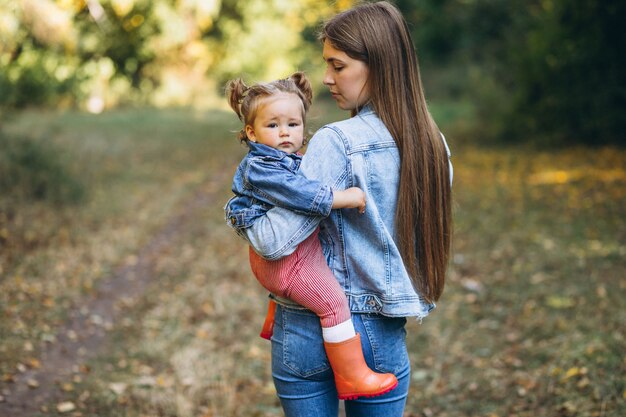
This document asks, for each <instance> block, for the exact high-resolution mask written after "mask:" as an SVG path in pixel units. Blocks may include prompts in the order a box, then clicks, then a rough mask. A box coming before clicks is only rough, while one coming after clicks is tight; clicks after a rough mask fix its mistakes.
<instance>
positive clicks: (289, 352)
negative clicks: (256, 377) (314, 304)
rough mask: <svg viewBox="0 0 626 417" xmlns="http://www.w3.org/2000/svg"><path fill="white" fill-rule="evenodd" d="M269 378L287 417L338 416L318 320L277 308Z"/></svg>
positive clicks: (305, 313) (333, 383)
mask: <svg viewBox="0 0 626 417" xmlns="http://www.w3.org/2000/svg"><path fill="white" fill-rule="evenodd" d="M275 318H276V320H275V324H274V335H273V337H272V376H273V378H274V385H275V386H276V393H277V394H278V398H279V399H280V402H281V405H282V407H283V410H284V412H285V416H286V417H337V415H338V410H339V401H338V399H337V390H336V389H335V382H334V378H333V372H332V370H331V368H330V365H329V364H328V361H327V360H326V354H325V352H324V345H323V342H322V332H321V329H320V325H319V318H318V317H317V316H316V315H315V314H313V313H312V312H310V311H308V310H295V309H290V308H285V307H283V306H280V305H278V306H277V308H276V316H275Z"/></svg>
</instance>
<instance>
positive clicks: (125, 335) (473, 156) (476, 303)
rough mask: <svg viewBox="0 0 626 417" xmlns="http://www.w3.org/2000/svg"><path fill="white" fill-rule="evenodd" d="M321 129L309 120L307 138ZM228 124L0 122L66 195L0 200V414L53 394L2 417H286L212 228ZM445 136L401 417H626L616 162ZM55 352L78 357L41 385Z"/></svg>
mask: <svg viewBox="0 0 626 417" xmlns="http://www.w3.org/2000/svg"><path fill="white" fill-rule="evenodd" d="M336 117H337V115H336V114H332V115H328V114H327V112H326V111H325V108H324V107H320V108H319V109H316V108H314V109H313V110H312V118H311V121H312V123H311V127H313V128H314V127H315V126H319V124H321V123H323V121H324V120H328V119H332V118H336ZM238 129H239V126H238V122H237V120H236V118H235V117H234V115H232V114H230V113H227V112H221V111H205V112H197V111H193V110H188V111H183V110H175V111H174V110H168V111H159V110H125V111H116V112H111V113H107V114H103V115H100V116H89V115H82V114H72V113H66V114H62V115H59V114H51V113H39V112H30V113H23V114H20V115H18V116H17V117H16V118H14V119H13V120H11V121H9V123H7V124H6V126H5V127H4V132H5V134H7V135H12V136H13V137H26V136H27V137H28V138H30V139H32V140H35V141H37V142H36V143H39V144H40V145H41V144H42V143H45V145H42V146H50V147H51V148H50V149H54V150H55V152H56V151H58V152H59V153H60V155H61V156H62V157H61V158H60V160H62V163H63V166H64V167H66V168H67V169H66V170H65V171H62V175H61V174H59V176H60V179H59V181H60V182H62V183H63V181H65V183H67V181H69V184H70V187H69V188H67V187H66V188H63V187H62V186H59V187H57V188H54V185H53V184H52V185H51V184H49V183H44V185H40V186H39V188H35V190H40V193H39V194H37V193H36V192H32V193H30V194H28V193H26V194H24V193H22V194H23V195H16V194H15V190H13V191H12V193H13V194H10V193H8V192H7V193H3V195H2V196H0V274H1V275H0V317H1V318H2V319H1V321H0V377H1V380H0V415H5V414H6V413H5V411H4V410H8V409H9V408H8V406H9V405H10V404H11V401H12V398H16V395H17V392H19V389H20V388H23V389H26V390H27V392H28V393H30V394H31V395H30V396H31V398H37V397H38V395H39V394H41V393H42V392H47V393H50V395H48V396H41V397H40V398H42V399H45V401H43V400H42V401H41V403H40V404H39V403H37V404H36V407H35V411H32V412H29V414H26V412H24V413H23V414H8V415H33V416H56V415H63V416H65V415H69V416H76V417H78V416H131V417H143V416H146V417H147V416H171V417H174V416H180V417H186V416H204V417H208V416H215V417H218V416H224V417H226V416H229V417H230V416H246V417H247V416H280V415H282V412H281V409H280V406H279V403H278V401H277V399H276V395H275V391H274V388H273V385H272V381H271V375H270V367H269V359H270V358H269V344H268V343H267V342H266V341H265V340H263V339H261V338H259V337H258V332H259V330H260V326H261V324H262V321H263V315H264V311H265V308H266V294H265V292H264V291H263V290H262V288H261V287H260V286H259V284H257V283H256V281H255V280H254V278H253V277H252V275H251V273H250V271H249V267H248V262H247V247H246V246H245V244H244V243H243V242H242V241H241V240H239V239H237V238H236V237H235V235H234V234H233V233H232V231H231V230H230V229H229V228H228V227H226V226H225V224H224V220H223V211H222V207H223V205H224V203H225V201H226V200H227V199H228V197H229V196H230V180H231V176H232V173H233V172H234V169H235V167H236V164H237V163H238V161H239V159H240V158H241V156H242V155H243V154H244V152H245V149H244V148H242V147H241V146H240V145H239V144H238V143H237V140H236V139H235V137H236V133H235V131H237V130H238ZM447 137H448V139H449V142H450V144H451V146H452V148H453V161H454V167H455V182H454V196H455V203H454V217H455V237H454V256H453V260H452V262H451V267H450V276H449V281H448V284H447V287H446V290H445V292H444V295H443V297H442V298H441V300H440V302H439V303H438V307H437V309H436V310H435V311H434V312H433V313H432V315H431V316H430V317H428V318H427V319H426V320H424V321H423V323H421V324H419V323H417V322H416V321H410V322H409V324H408V337H407V341H408V346H409V350H410V353H411V360H412V385H411V391H410V395H409V399H408V403H407V407H406V416H407V417H408V416H411V417H418V416H419V417H430V416H438V417H443V416H450V417H456V416H459V417H465V416H467V417H469V416H484V417H504V416H519V417H522V416H524V417H531V416H533V417H534V416H585V417H592V416H611V417H617V416H622V415H625V414H626V406H625V396H626V391H625V390H626V386H625V379H626V378H625V377H626V357H625V356H624V352H625V351H626V350H625V348H626V342H625V340H624V333H623V330H622V327H623V324H624V322H626V310H625V309H624V300H625V296H626V280H625V277H626V266H625V264H624V259H625V257H626V243H625V242H626V216H625V214H626V213H625V209H624V207H626V171H625V170H624V166H626V151H624V150H623V149H616V148H601V149H589V148H574V149H563V150H551V151H545V150H544V151H539V150H533V149H529V148H522V147H516V148H498V149H494V148H489V149H485V148H481V147H479V146H474V145H470V144H468V141H465V142H464V143H460V141H456V140H455V137H454V135H450V134H448V135H447ZM12 149H17V150H15V151H14V152H15V154H16V155H23V154H28V152H26V151H24V150H19V149H18V148H12ZM20 152H21V153H20ZM29 152H30V151H29ZM27 161H28V159H27ZM27 163H28V162H27ZM46 166H47V167H48V168H45V169H44V172H47V173H48V174H50V172H61V171H58V170H57V171H54V169H56V168H54V167H53V168H54V169H52V168H50V166H48V165H46ZM55 166H56V165H55ZM42 169H43V168H42ZM46 169H47V171H46ZM51 169H52V171H50V170H51ZM16 172H17V171H16ZM47 177H50V175H48V176H47ZM68 178H70V179H71V180H68ZM27 180H28V179H25V180H24V181H27ZM31 183H32V181H31ZM29 184H30V183H29ZM37 184H39V183H37ZM24 187H26V186H24ZM24 187H22V188H24ZM41 187H43V188H41ZM46 187H48V188H46ZM66 189H69V190H70V191H68V192H66V191H63V190H66ZM41 190H44V192H41ZM45 190H49V192H48V193H47V194H46V192H45ZM50 190H52V191H54V190H61V191H59V192H56V193H55V192H52V191H50ZM76 190H78V191H76ZM18 194H19V193H18ZM155 241H156V243H155ZM122 281H123V282H126V283H131V284H132V283H135V284H137V285H138V284H139V283H141V292H140V294H137V295H133V296H130V295H129V294H125V293H124V292H122V291H121V290H120V289H124V288H127V287H124V286H123V285H119V286H117V287H116V284H115V283H119V282H122ZM111 285H112V287H111V288H109V287H108V286H111ZM129 285H130V284H129ZM103 287H106V288H107V291H108V292H103V289H102V288H103ZM116 288H117V290H116ZM116 291H117V292H116ZM102 294H106V296H107V297H111V300H112V304H111V306H110V308H109V309H108V311H99V310H96V309H95V307H94V306H95V304H94V303H95V301H94V300H96V299H98V298H99V297H103V295H102ZM75 316H80V317H83V318H84V320H83V321H82V322H81V323H82V325H81V326H79V327H77V329H78V331H76V330H74V329H75V328H73V327H71V326H68V324H67V323H68V322H69V321H70V320H72V317H75ZM94 329H95V330H94ZM83 331H84V333H85V334H80V333H81V332H83ZM94 334H100V335H101V338H100V339H98V343H96V344H91V345H89V344H86V345H85V346H88V347H84V346H80V342H81V341H83V340H85V341H88V340H90V339H91V340H94V339H93V337H94V336H93V335H94ZM102 335H104V336H102ZM58 345H63V346H62V347H63V348H65V349H70V350H72V349H74V350H75V352H76V355H75V358H73V359H74V361H73V362H72V363H70V362H63V366H66V367H67V368H68V369H65V370H63V372H61V373H59V374H55V375H56V376H54V377H53V378H51V379H47V378H45V375H44V374H45V373H46V372H50V369H54V367H55V365H57V364H55V363H47V362H46V358H47V357H48V356H46V352H48V351H50V350H51V349H52V348H53V347H55V346H58ZM59 375H61V376H59ZM24 387H25V388H24Z"/></svg>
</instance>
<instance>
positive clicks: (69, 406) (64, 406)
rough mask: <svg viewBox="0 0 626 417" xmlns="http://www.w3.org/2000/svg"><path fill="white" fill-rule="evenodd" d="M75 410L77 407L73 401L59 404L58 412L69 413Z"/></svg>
mask: <svg viewBox="0 0 626 417" xmlns="http://www.w3.org/2000/svg"><path fill="white" fill-rule="evenodd" d="M74 410H76V405H74V403H73V402H71V401H64V402H62V403H58V404H57V411H58V412H59V413H69V412H70V411H74Z"/></svg>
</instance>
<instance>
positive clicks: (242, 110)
mask: <svg viewBox="0 0 626 417" xmlns="http://www.w3.org/2000/svg"><path fill="white" fill-rule="evenodd" d="M227 95H228V98H229V103H230V105H231V107H232V109H233V110H234V111H235V113H237V116H239V118H240V119H241V121H242V122H243V123H244V127H243V129H242V130H241V132H240V134H239V139H240V140H241V141H243V142H244V143H246V144H247V145H248V147H249V148H250V151H249V152H248V154H247V155H246V157H245V158H244V159H243V160H242V161H241V163H240V164H239V167H238V169H237V172H236V173H235V178H234V180H233V187H232V190H233V192H234V193H235V196H234V197H233V198H231V199H230V200H229V201H228V203H227V204H226V207H225V209H226V219H227V224H228V225H229V226H231V227H233V228H234V229H235V230H236V231H237V232H238V233H240V234H241V233H242V230H245V229H246V228H248V227H250V226H251V225H253V224H254V222H255V221H256V219H258V218H259V217H262V216H263V214H264V213H265V212H266V211H267V210H268V209H269V208H271V207H273V206H279V207H284V208H286V209H289V210H293V211H295V212H299V213H303V214H306V215H317V216H327V215H329V214H330V212H331V209H339V208H358V209H359V211H360V212H361V213H363V212H364V211H365V194H364V193H363V191H362V190H361V189H359V188H356V187H351V188H348V189H347V190H332V189H331V188H330V187H329V186H328V185H324V184H322V183H320V182H319V181H315V180H309V179H307V178H306V177H304V176H302V175H300V174H299V172H298V168H299V166H300V161H301V159H302V156H301V155H300V154H298V152H299V151H300V149H301V148H302V146H303V145H304V124H305V120H306V112H307V110H308V108H309V106H310V104H311V98H312V91H311V85H310V83H309V80H308V79H307V78H306V76H305V75H304V74H303V73H301V72H297V73H295V74H292V75H291V76H290V77H288V78H285V79H280V80H276V81H272V82H269V83H257V84H254V85H252V86H250V87H248V86H247V85H246V84H245V83H244V82H243V81H242V80H241V79H237V80H233V81H231V82H229V83H228V86H227ZM250 265H251V267H252V272H253V273H254V275H255V276H256V277H257V279H258V280H259V282H260V283H261V284H262V285H263V286H264V287H265V288H266V289H267V290H268V291H271V292H272V293H273V294H275V295H278V296H281V297H285V298H288V299H289V300H292V301H295V302H297V303H298V304H300V305H302V306H304V307H306V308H308V309H310V310H311V311H313V312H314V313H316V314H317V315H318V316H319V317H320V320H321V324H322V338H323V340H324V347H325V349H326V353H327V355H328V358H329V360H330V362H331V364H332V368H333V372H334V374H335V381H336V382H337V392H338V396H339V398H341V399H356V398H358V397H361V396H365V397H373V396H378V395H382V394H385V393H387V392H389V391H391V390H392V389H393V388H395V387H396V386H397V384H398V381H397V380H396V377H395V376H394V375H393V374H391V373H377V372H373V371H372V370H371V369H370V368H368V366H367V364H366V363H365V359H364V357H363V350H362V348H361V340H360V337H359V335H358V334H356V333H355V331H354V325H353V323H352V318H351V315H350V309H349V307H348V301H347V299H346V296H345V294H344V293H343V290H342V288H341V287H340V286H339V284H338V282H337V280H336V279H335V277H334V276H333V274H332V272H331V271H330V269H329V268H328V265H327V264H326V260H325V258H324V255H323V253H322V248H321V246H320V242H319V239H318V238H317V232H314V233H313V234H311V235H310V236H309V237H308V238H307V239H305V240H304V241H303V242H302V243H300V245H298V248H297V249H296V251H295V252H294V253H292V254H291V255H289V256H286V257H284V258H282V259H280V260H275V261H270V260H265V259H263V258H262V257H260V256H259V255H257V254H256V252H254V250H252V248H250ZM271 305H272V306H274V305H275V304H271ZM261 336H262V337H265V338H268V339H269V338H270V337H271V330H270V328H264V332H262V333H261Z"/></svg>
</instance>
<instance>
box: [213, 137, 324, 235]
mask: <svg viewBox="0 0 626 417" xmlns="http://www.w3.org/2000/svg"><path fill="white" fill-rule="evenodd" d="M248 147H249V148H250V151H249V152H248V154H247V155H246V157H245V158H244V159H243V160H242V161H241V163H240V164H239V167H238V168H237V172H236V173H235V176H234V178H233V186H232V190H233V193H235V196H234V197H233V198H231V199H230V200H229V201H228V203H226V206H225V207H224V210H225V211H226V221H227V223H228V225H229V226H231V227H232V228H234V229H235V230H236V231H237V233H239V234H240V235H241V234H242V229H245V228H248V227H250V226H251V225H252V224H253V223H254V222H255V221H256V220H257V219H258V218H260V217H262V216H263V215H265V213H266V212H267V211H268V210H269V209H271V208H272V207H274V206H278V207H283V208H286V209H288V210H292V211H295V212H298V213H300V214H304V215H313V216H322V217H326V216H328V215H329V214H330V210H331V206H332V204H333V192H332V190H331V188H330V186H328V185H323V184H322V183H320V182H319V181H314V180H310V179H308V178H306V177H304V176H303V175H302V174H299V173H298V171H299V169H300V163H301V161H302V156H301V155H298V154H288V153H286V152H283V151H281V150H278V149H274V148H272V147H270V146H267V145H263V144H260V143H255V142H248Z"/></svg>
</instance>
